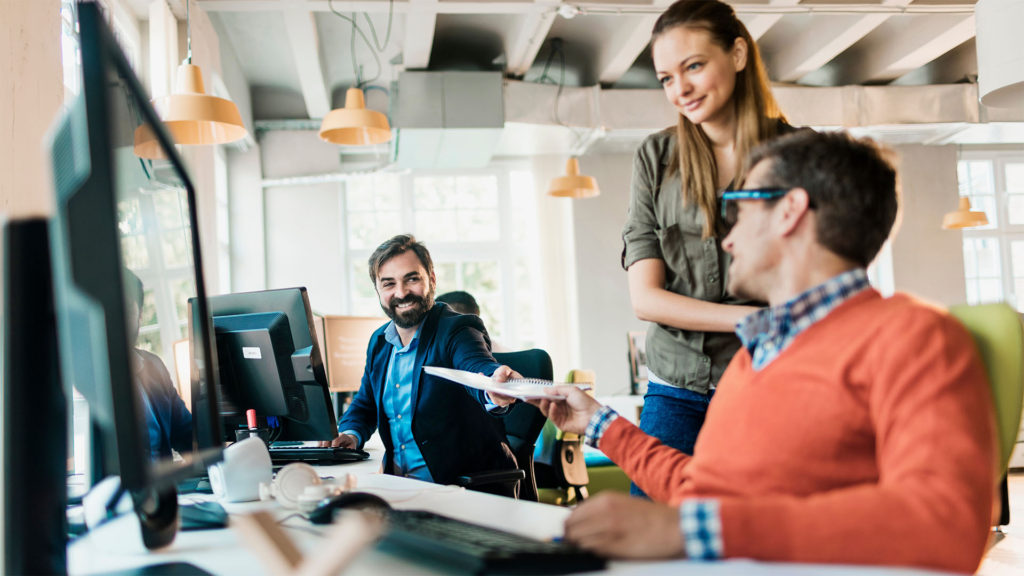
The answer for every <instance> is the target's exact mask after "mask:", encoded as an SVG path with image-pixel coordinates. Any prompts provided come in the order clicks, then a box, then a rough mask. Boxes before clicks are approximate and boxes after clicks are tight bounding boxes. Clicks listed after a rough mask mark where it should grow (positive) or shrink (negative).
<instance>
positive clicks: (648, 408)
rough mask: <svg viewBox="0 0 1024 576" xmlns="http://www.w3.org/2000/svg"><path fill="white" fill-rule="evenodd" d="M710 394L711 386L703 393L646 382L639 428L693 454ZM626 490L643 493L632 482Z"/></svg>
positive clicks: (680, 449) (713, 392) (711, 394)
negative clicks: (705, 393)
mask: <svg viewBox="0 0 1024 576" xmlns="http://www.w3.org/2000/svg"><path fill="white" fill-rule="evenodd" d="M714 394H715V391H714V390H709V391H708V393H707V395H704V394H701V393H699V392H693V391H691V390H686V389H685V388H676V387H675V386H666V385H664V384H655V383H654V382H648V383H647V394H645V395H644V409H643V412H641V413H640V429H641V430H643V431H644V432H646V433H647V434H650V435H651V436H654V437H655V438H657V439H658V440H661V443H662V444H665V445H666V446H671V447H673V448H675V449H676V450H679V451H681V452H685V453H687V454H693V445H694V443H696V442H697V433H698V432H700V428H701V426H703V425H704V415H705V414H706V413H707V411H708V403H710V402H711V397H712V396H714ZM629 493H630V494H632V495H633V496H641V497H644V498H646V497H647V495H646V494H644V493H643V491H642V490H640V488H638V487H637V485H636V484H632V483H631V484H630V486H629Z"/></svg>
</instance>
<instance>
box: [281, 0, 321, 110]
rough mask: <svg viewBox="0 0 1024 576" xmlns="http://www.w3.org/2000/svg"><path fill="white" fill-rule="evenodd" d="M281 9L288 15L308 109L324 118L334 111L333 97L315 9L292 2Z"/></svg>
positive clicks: (288, 23)
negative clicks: (321, 59)
mask: <svg viewBox="0 0 1024 576" xmlns="http://www.w3.org/2000/svg"><path fill="white" fill-rule="evenodd" d="M278 9H279V10H281V12H282V15H283V16H284V25H285V29H286V30H287V31H288V39H289V41H290V42H289V43H290V44H291V49H292V60H293V61H294V62H295V72H296V73H297V74H298V75H299V83H300V85H301V86H302V99H303V100H304V101H305V102H306V113H307V114H309V117H310V118H323V117H324V116H326V115H327V113H328V112H330V111H331V99H330V95H329V93H328V89H327V81H326V79H325V78H324V68H323V65H322V64H321V62H320V38H319V36H318V35H317V32H316V22H315V21H314V19H313V18H314V17H313V13H312V12H310V11H309V10H306V9H304V8H302V7H300V6H298V5H295V4H292V3H288V2H281V3H279V4H278Z"/></svg>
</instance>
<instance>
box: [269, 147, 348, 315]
mask: <svg viewBox="0 0 1024 576" xmlns="http://www.w3.org/2000/svg"><path fill="white" fill-rule="evenodd" d="M260 155H261V159H262V164H263V177H264V178H266V179H274V178H286V177H289V176H308V175H312V174H323V173H329V172H337V171H338V170H339V168H340V161H339V152H338V149H337V148H336V147H334V146H331V145H327V144H324V143H323V142H322V141H320V139H319V138H318V137H317V133H316V132H314V131H311V130H306V131H271V132H267V133H265V134H264V135H263V136H262V137H261V139H260ZM341 189H342V185H341V184H338V183H329V184H317V185H308V186H288V187H271V188H266V189H265V190H264V191H263V199H264V210H265V211H264V225H265V230H266V232H265V234H266V236H265V238H266V279H267V283H266V284H267V285H266V287H267V288H286V287H292V286H305V287H306V288H307V289H308V290H309V300H310V304H311V305H312V307H313V310H314V311H317V312H320V313H324V314H342V313H344V312H345V309H344V302H343V298H342V286H343V285H344V280H345V273H344V272H345V271H344V269H343V263H344V259H343V256H344V254H343V253H342V244H341V237H342V234H343V228H342V222H341V221H340V214H341V211H340V210H339V203H340V202H341V197H342V196H341Z"/></svg>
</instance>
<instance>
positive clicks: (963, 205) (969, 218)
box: [942, 196, 988, 230]
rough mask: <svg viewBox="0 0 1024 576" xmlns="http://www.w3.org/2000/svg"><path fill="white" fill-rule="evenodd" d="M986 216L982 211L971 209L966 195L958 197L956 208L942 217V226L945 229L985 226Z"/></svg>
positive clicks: (986, 223) (986, 222)
mask: <svg viewBox="0 0 1024 576" xmlns="http://www.w3.org/2000/svg"><path fill="white" fill-rule="evenodd" d="M987 225H988V216H986V215H985V213H984V212H978V211H973V210H971V200H970V199H969V198H967V197H966V196H961V197H960V205H959V206H958V207H957V209H956V210H953V211H952V212H949V213H947V214H946V216H945V217H943V218H942V227H943V228H945V229H947V230H959V229H961V228H974V227H975V226H987Z"/></svg>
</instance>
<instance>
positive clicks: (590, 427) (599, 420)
mask: <svg viewBox="0 0 1024 576" xmlns="http://www.w3.org/2000/svg"><path fill="white" fill-rule="evenodd" d="M618 417H619V414H618V412H616V411H615V410H612V409H611V408H609V407H608V406H601V407H600V408H598V410H597V412H594V415H593V416H591V417H590V422H588V423H587V431H586V434H585V435H584V438H583V440H584V441H585V442H586V443H587V446H591V447H593V448H597V447H598V446H597V445H598V444H600V442H601V437H602V436H604V431H605V430H607V429H608V426H610V425H611V423H612V422H614V421H615V419H616V418H618Z"/></svg>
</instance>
